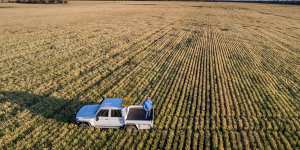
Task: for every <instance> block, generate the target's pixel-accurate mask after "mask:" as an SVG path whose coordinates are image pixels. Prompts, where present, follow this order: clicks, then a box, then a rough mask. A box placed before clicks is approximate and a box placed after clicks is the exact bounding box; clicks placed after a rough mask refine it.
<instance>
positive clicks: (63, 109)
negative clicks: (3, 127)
mask: <svg viewBox="0 0 300 150" xmlns="http://www.w3.org/2000/svg"><path fill="white" fill-rule="evenodd" d="M6 102H9V103H12V104H17V105H16V109H13V111H15V112H10V113H11V114H13V115H16V114H17V112H18V111H25V110H29V111H30V112H31V113H32V114H33V115H39V116H41V117H44V118H47V119H55V120H57V121H60V122H72V121H74V118H75V114H76V111H78V109H79V108H80V107H81V106H82V105H84V104H86V103H87V102H81V101H79V100H72V99H62V98H56V97H49V96H43V95H35V94H31V93H29V92H24V91H0V105H5V103H6ZM2 117H3V116H2ZM2 117H1V116H0V120H2V119H3V118H2Z"/></svg>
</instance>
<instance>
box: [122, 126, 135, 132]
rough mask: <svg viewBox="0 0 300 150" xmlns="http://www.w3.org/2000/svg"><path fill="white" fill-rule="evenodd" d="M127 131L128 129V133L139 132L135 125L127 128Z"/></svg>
mask: <svg viewBox="0 0 300 150" xmlns="http://www.w3.org/2000/svg"><path fill="white" fill-rule="evenodd" d="M125 129H126V131H128V132H133V131H137V128H136V126H133V125H130V126H126V127H125Z"/></svg>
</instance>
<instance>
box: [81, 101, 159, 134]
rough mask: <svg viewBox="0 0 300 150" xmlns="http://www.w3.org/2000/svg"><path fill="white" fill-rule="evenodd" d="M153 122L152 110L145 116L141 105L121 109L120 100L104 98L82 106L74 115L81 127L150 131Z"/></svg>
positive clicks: (121, 102) (121, 103)
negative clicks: (97, 102) (95, 102)
mask: <svg viewBox="0 0 300 150" xmlns="http://www.w3.org/2000/svg"><path fill="white" fill-rule="evenodd" d="M153 120H154V111H153V108H152V109H151V112H150V115H148V116H146V111H145V110H144V108H143V106H142V105H132V106H128V107H123V100H122V99H121V98H105V99H104V100H102V101H101V102H100V103H99V104H93V105H84V106H82V107H81V108H80V110H79V111H78V112H77V113H76V123H78V124H79V126H81V127H90V126H93V127H96V128H126V129H130V130H132V129H151V128H153Z"/></svg>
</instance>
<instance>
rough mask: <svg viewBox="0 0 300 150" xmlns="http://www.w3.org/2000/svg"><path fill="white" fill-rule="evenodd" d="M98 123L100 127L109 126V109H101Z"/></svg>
mask: <svg viewBox="0 0 300 150" xmlns="http://www.w3.org/2000/svg"><path fill="white" fill-rule="evenodd" d="M97 117H98V118H97V119H96V125H97V126H100V127H107V126H109V125H110V121H109V110H108V109H101V110H100V111H99V112H98V114H97Z"/></svg>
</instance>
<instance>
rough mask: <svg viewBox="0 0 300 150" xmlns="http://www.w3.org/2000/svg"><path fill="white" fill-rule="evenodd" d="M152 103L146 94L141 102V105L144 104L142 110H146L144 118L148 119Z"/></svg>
mask: <svg viewBox="0 0 300 150" xmlns="http://www.w3.org/2000/svg"><path fill="white" fill-rule="evenodd" d="M152 105H153V103H152V100H151V98H150V97H149V96H148V97H147V98H146V99H145V101H144V103H143V106H144V110H145V111H146V116H145V119H148V118H149V117H150V115H151V110H152V107H153V106H152Z"/></svg>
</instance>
